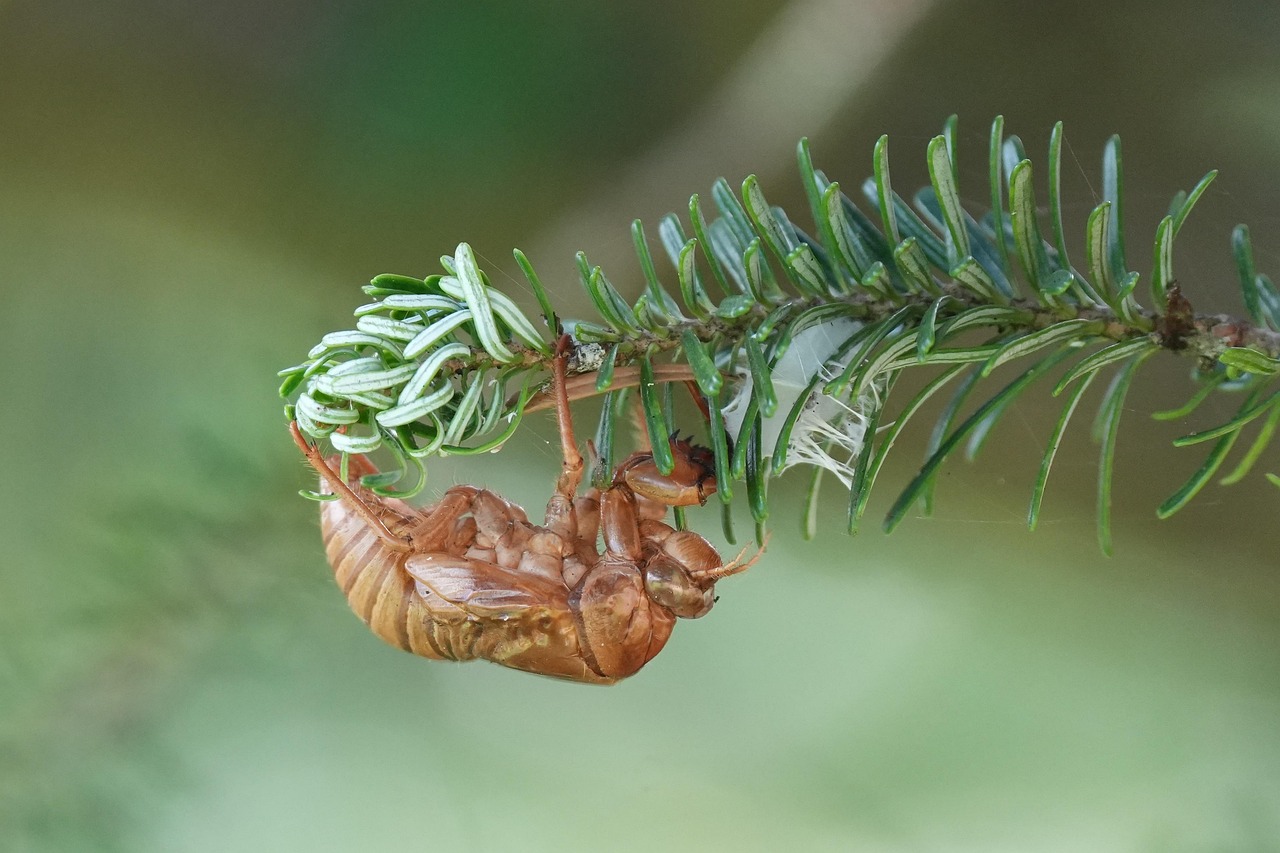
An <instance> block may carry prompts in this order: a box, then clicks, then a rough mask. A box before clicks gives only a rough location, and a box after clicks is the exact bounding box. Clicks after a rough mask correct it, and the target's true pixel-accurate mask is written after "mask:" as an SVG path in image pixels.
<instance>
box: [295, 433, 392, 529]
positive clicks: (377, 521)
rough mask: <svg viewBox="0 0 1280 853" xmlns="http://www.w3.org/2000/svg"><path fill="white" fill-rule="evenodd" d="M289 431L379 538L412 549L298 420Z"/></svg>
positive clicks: (316, 466) (311, 460) (320, 471)
mask: <svg viewBox="0 0 1280 853" xmlns="http://www.w3.org/2000/svg"><path fill="white" fill-rule="evenodd" d="M289 432H290V434H291V435H292V436H293V441H294V443H295V444H297V445H298V447H299V448H300V449H301V450H302V454H303V455H304V456H306V457H307V461H308V462H309V463H311V467H312V468H315V469H316V471H318V472H319V474H320V476H321V477H323V478H324V480H325V482H327V483H328V484H329V485H330V486H331V487H332V488H333V491H334V493H335V494H337V495H340V496H341V498H342V500H344V501H346V503H347V506H349V507H351V509H352V510H354V511H355V512H356V514H357V515H359V516H360V517H361V518H363V519H364V520H365V522H366V523H368V525H369V528H370V529H371V530H372V531H373V532H374V533H375V534H377V536H378V538H379V539H381V540H382V541H383V542H385V543H386V545H387V547H388V548H391V549H392V550H394V551H409V550H412V548H411V546H410V545H409V543H408V542H407V541H406V540H404V539H403V538H401V537H399V536H396V535H395V534H394V533H392V532H391V531H390V530H388V529H387V526H386V524H384V523H383V522H382V519H381V518H379V517H378V514H377V513H376V512H374V510H373V508H372V507H370V506H369V505H368V504H367V503H365V502H364V501H363V500H361V499H360V496H359V495H357V494H356V493H355V492H353V491H351V487H350V486H348V485H347V484H346V483H344V482H343V481H342V478H341V477H339V476H338V475H337V474H336V473H335V472H334V470H333V469H332V468H330V467H329V463H327V462H325V461H324V456H322V455H321V453H320V450H319V449H318V448H316V447H315V445H313V444H310V443H308V442H307V440H306V439H305V438H303V437H302V431H301V430H300V429H298V422H297V421H290V422H289Z"/></svg>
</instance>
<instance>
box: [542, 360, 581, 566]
mask: <svg viewBox="0 0 1280 853" xmlns="http://www.w3.org/2000/svg"><path fill="white" fill-rule="evenodd" d="M557 350H558V352H557V353H556V360H555V363H554V364H553V365H552V379H551V381H552V393H553V394H554V396H555V403H556V423H557V425H558V426H559V428H560V449H561V452H562V453H563V455H564V461H563V463H562V464H561V466H560V476H559V478H557V479H556V491H555V494H553V495H552V496H551V499H550V500H549V501H547V515H546V522H545V525H546V527H547V529H548V530H551V531H554V532H555V533H558V534H560V536H562V537H564V538H565V539H566V540H570V541H572V540H575V539H577V537H578V518H577V513H576V511H575V510H574V505H573V499H574V497H575V496H576V495H577V494H578V486H579V485H580V484H581V483H582V470H583V467H584V466H583V463H582V454H581V453H579V452H578V443H577V441H576V440H575V439H574V435H573V415H572V413H571V412H570V411H569V394H568V391H567V390H566V386H565V381H566V376H565V368H566V365H567V364H568V361H569V336H568V335H564V336H562V337H561V338H560V341H559V343H558V345H557Z"/></svg>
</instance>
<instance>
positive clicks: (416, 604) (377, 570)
mask: <svg viewBox="0 0 1280 853" xmlns="http://www.w3.org/2000/svg"><path fill="white" fill-rule="evenodd" d="M388 526H389V527H391V529H392V532H399V531H397V530H396V526H395V525H394V524H389V525H388ZM320 529H321V534H322V536H323V539H324V550H325V555H326V556H327V557H328V558H329V565H330V566H332V567H333V576H334V580H335V581H337V584H338V587H339V588H340V589H341V590H342V594H343V595H345V596H346V597H347V602H348V603H349V604H350V605H351V609H352V610H353V611H354V612H355V614H356V615H357V616H359V617H360V618H361V619H362V620H364V622H365V623H366V624H367V625H368V626H369V628H370V630H372V631H373V633H375V634H377V635H378V636H379V637H381V638H382V640H383V641H384V642H386V643H389V644H390V645H392V646H395V647H396V648H398V649H404V650H405V651H407V652H412V653H413V654H415V655H421V656H422V657H425V658H432V659H434V660H469V659H471V658H473V657H474V656H475V654H474V639H473V638H472V637H470V636H469V635H470V634H471V633H472V632H470V631H468V630H466V629H467V626H466V625H465V624H459V625H451V624H448V623H441V622H439V621H438V620H436V619H435V618H434V617H433V615H432V614H431V613H430V612H429V611H428V610H427V608H426V606H425V605H424V604H423V602H422V599H421V598H419V596H418V595H417V594H416V592H415V588H414V580H413V578H411V577H410V576H409V575H408V573H407V572H405V570H404V561H405V559H406V557H407V556H408V555H407V554H406V553H405V552H401V551H396V550H393V549H391V548H389V547H387V545H386V543H385V542H383V540H382V539H381V538H379V536H378V535H377V534H376V533H374V532H373V530H372V529H371V528H370V527H369V525H368V523H367V522H366V521H365V520H364V519H363V518H361V517H360V516H359V515H357V514H356V513H354V512H352V511H350V510H349V509H348V508H347V506H346V504H345V502H343V501H341V500H336V501H329V502H327V503H325V504H323V505H322V508H321V511H320Z"/></svg>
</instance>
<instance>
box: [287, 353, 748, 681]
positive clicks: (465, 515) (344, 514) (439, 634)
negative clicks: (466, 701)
mask: <svg viewBox="0 0 1280 853" xmlns="http://www.w3.org/2000/svg"><path fill="white" fill-rule="evenodd" d="M564 353H565V347H564V345H563V343H562V346H561V354H560V356H559V357H557V359H556V360H555V364H554V378H553V394H554V397H555V408H556V414H557V419H558V422H559V427H560V440H561V445H562V450H563V454H564V462H563V465H562V467H561V472H560V476H559V478H558V479H557V481H556V488H555V493H554V494H553V495H552V496H551V499H550V500H549V501H548V502H547V512H546V520H545V521H544V523H543V524H542V525H541V526H539V525H536V524H532V523H530V522H529V520H528V518H527V516H526V515H525V512H524V510H523V509H521V508H520V507H518V506H516V505H515V504H513V503H511V502H509V501H507V500H504V499H503V498H502V497H501V496H499V495H497V494H495V493H493V492H491V491H488V490H486V489H480V488H476V487H475V486H454V487H453V488H451V489H449V490H448V491H446V492H445V494H444V496H443V498H441V500H440V501H439V502H437V503H435V504H433V505H431V506H429V507H425V508H422V509H418V508H415V507H412V506H410V505H409V504H407V503H405V502H403V501H399V500H394V499H387V498H383V497H380V496H378V495H375V494H374V493H373V492H372V491H370V490H368V489H366V488H363V487H362V486H361V485H360V484H359V482H360V481H359V478H360V477H362V476H364V475H366V474H372V473H375V469H374V467H373V466H372V464H371V463H370V462H369V461H368V459H366V458H365V457H363V456H354V457H352V458H351V459H350V460H349V468H348V475H349V478H350V482H343V481H342V479H341V478H340V477H339V476H338V474H337V473H335V471H334V469H333V467H332V465H331V464H330V463H329V462H326V461H325V459H324V458H323V457H322V456H321V454H320V451H319V450H318V449H317V448H315V447H314V446H312V445H310V444H309V443H308V442H307V441H306V439H304V438H303V436H302V434H301V432H300V431H299V430H298V427H297V424H292V425H291V430H292V433H293V437H294V440H295V441H296V442H297V443H298V446H299V447H301V448H302V452H303V453H304V454H306V457H307V459H308V461H309V462H310V463H311V465H312V466H314V467H315V469H316V470H317V471H318V472H319V473H320V475H321V490H322V491H323V492H325V493H327V494H337V495H339V496H340V498H341V499H340V500H332V501H328V502H326V503H325V504H323V505H322V508H321V512H320V524H321V530H322V533H323V537H324V544H325V552H326V554H327V555H328V558H329V563H330V565H331V566H332V567H333V571H334V575H335V578H336V580H337V582H338V585H339V586H340V587H341V588H342V591H343V592H344V593H345V594H346V596H347V601H348V602H349V603H350V605H351V609H352V610H354V611H355V613H356V615H358V616H359V617H360V618H361V619H363V620H364V621H365V622H366V623H367V624H368V625H369V627H370V628H371V629H372V630H373V632H374V633H375V634H377V635H378V636H379V637H381V638H382V639H383V640H385V641H386V642H388V643H390V644H391V645H393V646H396V647H397V648H401V649H404V650H405V651H409V652H413V653H414V654H417V655H422V656H423V657H427V658H433V659H436V660H456V661H467V660H475V659H482V660H490V661H493V662H494V663H499V664H502V665H503V666H508V667H512V668H513V669H522V670H525V671H526V672H534V673H538V674H540V675H550V676H553V677H556V678H565V679H569V680H571V681H583V682H588V683H593V684H612V683H613V682H615V681H618V680H620V679H623V678H626V677H627V676H629V675H632V674H634V673H635V672H637V671H638V670H639V669H640V668H641V667H642V666H644V665H645V664H646V663H648V662H649V661H650V660H652V659H653V657H654V656H655V655H657V654H658V652H660V651H662V648H663V646H664V645H666V642H667V639H668V638H669V637H670V635H671V630H672V628H673V626H674V625H675V620H676V618H677V617H681V618H686V619H696V618H698V617H699V616H702V615H703V614H705V613H706V612H707V611H709V610H710V609H711V606H712V604H713V603H714V602H715V593H714V588H715V583H716V581H718V580H720V579H721V578H724V577H727V576H729V575H732V574H736V573H738V572H741V571H743V570H745V569H746V568H748V567H749V566H750V565H752V564H753V563H754V562H755V561H756V560H757V559H758V558H759V553H757V554H756V555H755V556H754V557H752V558H751V559H750V560H747V561H745V562H744V561H743V560H742V557H743V554H745V551H744V552H743V554H740V555H739V556H738V558H737V559H736V560H734V561H733V562H731V563H729V564H728V565H725V564H724V563H723V561H722V560H721V558H720V555H719V553H717V551H716V549H715V548H714V547H712V545H711V544H710V543H709V542H707V540H705V539H703V538H702V537H701V536H699V535H697V534H696V533H692V532H689V531H678V530H675V529H674V528H672V527H671V526H669V525H667V524H665V523H664V522H663V521H662V519H663V518H664V517H665V515H666V511H667V508H668V507H672V506H691V505H693V504H700V503H703V502H705V501H706V499H707V498H708V497H709V496H710V495H711V494H713V493H714V492H715V488H716V481H715V476H714V473H713V466H712V460H711V454H710V452H709V451H707V450H706V449H705V448H700V447H696V446H694V445H692V444H690V443H688V442H685V441H677V440H675V439H672V442H671V449H672V453H673V456H674V457H675V460H676V466H675V470H674V471H673V472H672V473H671V474H670V475H669V476H665V475H663V474H661V473H660V472H659V471H658V468H657V465H656V464H655V463H654V460H653V456H652V454H650V453H644V452H638V453H633V454H632V455H631V456H629V457H628V458H627V459H625V460H624V461H623V462H622V464H620V465H619V466H618V467H617V469H616V470H615V471H614V476H613V480H612V483H611V484H610V486H609V487H608V488H607V489H605V490H604V492H603V493H602V492H600V491H599V490H597V489H591V490H589V491H588V492H587V493H586V494H585V495H583V496H582V497H577V491H578V486H579V485H580V483H581V480H582V471H583V461H582V456H581V455H580V454H579V453H578V449H577V446H576V443H575V441H574V437H573V424H572V420H571V418H570V414H569V400H568V394H567V392H566V380H565V373H566V370H565V363H566V360H567V359H566V357H565V354H564ZM601 538H602V539H603V543H604V551H603V553H601V552H600V551H599V550H598V548H597V544H596V543H597V540H598V539H601Z"/></svg>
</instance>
